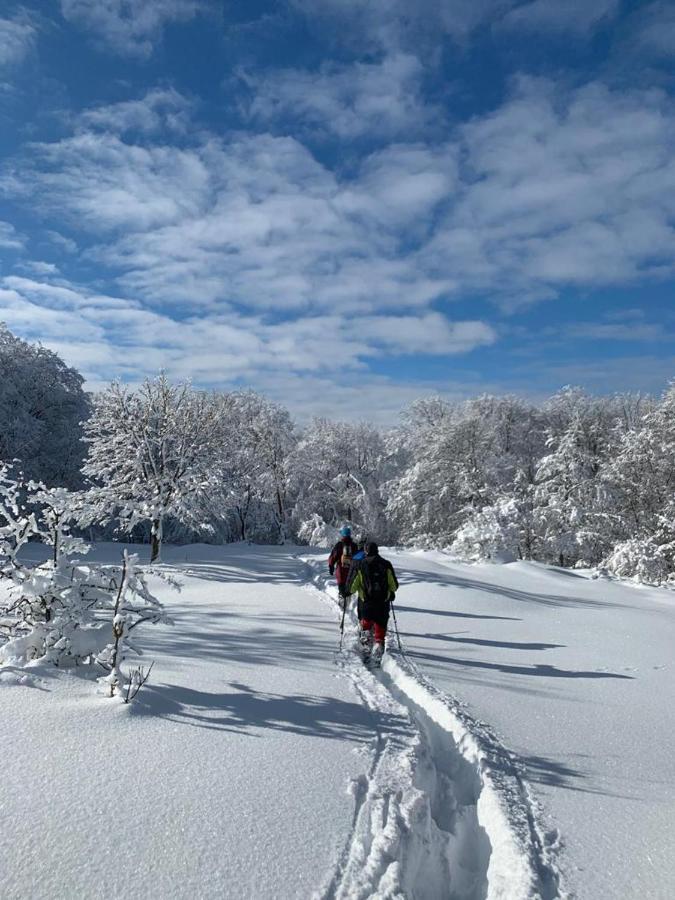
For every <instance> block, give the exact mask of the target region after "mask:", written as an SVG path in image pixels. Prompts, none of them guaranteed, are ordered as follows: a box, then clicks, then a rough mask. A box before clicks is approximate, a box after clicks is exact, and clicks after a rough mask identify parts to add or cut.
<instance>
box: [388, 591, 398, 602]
mask: <svg viewBox="0 0 675 900" xmlns="http://www.w3.org/2000/svg"><path fill="white" fill-rule="evenodd" d="M387 599H388V600H389V602H390V603H393V602H394V600H395V599H396V594H392V593H390V594H389V597H388V598H387Z"/></svg>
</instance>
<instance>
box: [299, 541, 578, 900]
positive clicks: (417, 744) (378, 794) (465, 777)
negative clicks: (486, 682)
mask: <svg viewBox="0 0 675 900" xmlns="http://www.w3.org/2000/svg"><path fill="white" fill-rule="evenodd" d="M305 560H306V562H307V564H308V566H310V567H311V571H312V573H313V578H312V581H313V584H314V587H315V589H316V590H317V592H318V594H319V596H320V597H321V598H322V599H324V600H325V599H326V598H329V602H330V604H331V607H332V612H333V615H334V616H335V617H336V618H337V617H338V616H339V613H338V607H337V594H336V592H335V590H334V588H333V587H332V586H330V583H329V582H328V580H327V579H326V577H325V574H323V566H322V561H321V559H317V558H316V557H312V556H305ZM350 620H351V621H350V622H349V631H350V635H349V637H347V639H346V641H345V642H344V643H345V646H346V650H345V651H344V652H343V653H342V654H337V656H336V660H337V663H338V666H339V667H340V669H341V670H343V671H344V672H345V674H347V675H348V676H349V677H350V678H351V679H352V681H353V682H354V684H355V687H356V689H357V690H358V691H359V693H360V694H361V695H362V696H363V699H364V702H365V703H366V704H367V705H368V707H369V708H371V709H378V710H381V711H384V710H395V711H396V714H397V715H398V717H399V718H400V721H401V722H406V723H407V724H406V729H407V731H406V733H407V740H406V741H403V739H402V737H403V733H404V732H403V729H402V728H399V732H398V734H397V735H391V734H389V735H385V736H383V737H382V738H381V741H380V746H379V748H378V753H377V754H376V757H375V765H374V768H373V771H372V773H371V774H370V776H369V777H368V778H366V779H365V780H363V779H362V780H361V781H360V783H359V785H358V787H357V791H356V795H357V798H358V800H359V804H360V808H359V809H358V815H357V819H356V827H355V829H354V831H353V834H352V836H351V839H350V841H351V842H350V845H349V847H348V849H347V852H346V863H345V861H344V860H343V862H342V863H341V865H340V867H339V869H338V872H337V873H336V874H335V875H334V876H333V878H332V880H331V882H330V884H329V887H328V889H327V890H326V891H325V892H324V894H323V896H324V897H326V898H331V900H332V898H333V897H335V898H336V900H339V898H355V900H356V898H366V897H371V896H377V897H385V896H387V897H389V896H403V897H410V898H420V900H421V898H427V897H428V898H445V897H448V898H455V900H460V898H461V900H479V898H485V897H487V898H490V900H498V898H499V900H526V898H541V900H552V898H556V897H561V896H564V895H563V894H562V893H561V891H560V886H559V873H558V870H557V868H556V865H555V860H554V848H553V846H551V845H552V843H553V842H552V840H551V838H552V835H545V834H544V833H543V831H542V830H541V829H540V827H539V825H538V822H537V811H536V807H535V805H534V803H533V802H532V800H531V798H530V796H529V792H528V790H527V786H526V785H525V783H524V782H523V780H522V778H521V776H520V772H519V770H518V767H517V764H516V762H515V761H514V760H513V759H512V757H511V756H510V754H508V753H507V752H506V751H505V749H504V748H503V747H502V746H501V745H500V743H499V742H498V741H497V739H496V738H495V737H494V735H492V734H491V732H490V731H489V729H488V728H487V727H486V726H484V725H481V724H480V723H477V722H475V721H474V720H472V719H471V717H470V716H469V715H468V713H466V711H464V710H461V709H460V708H459V707H458V705H457V703H456V702H454V701H451V700H450V699H449V698H448V697H446V696H444V695H443V694H441V693H440V692H439V691H438V690H436V689H435V688H434V687H433V686H432V685H431V684H429V683H428V682H427V681H426V680H425V679H424V677H423V676H421V675H420V673H419V672H418V671H417V669H416V668H415V666H414V665H413V664H411V662H410V660H408V659H407V658H406V657H405V655H402V654H400V653H397V652H395V651H392V650H391V649H390V650H389V652H388V653H387V654H385V657H384V661H383V668H382V670H381V671H380V670H373V671H371V670H370V669H368V668H367V667H366V666H364V665H363V664H362V663H361V662H360V658H359V655H358V648H357V646H356V644H355V643H354V635H355V631H354V626H355V625H356V620H355V617H354V614H353V610H352V611H351V615H350ZM393 640H394V638H393V635H391V636H390V638H389V647H390V648H391V647H392V645H393ZM384 761H386V762H384ZM383 762H384V764H383ZM392 763H393V764H392ZM392 772H395V773H396V777H393V778H392V774H391V773H392Z"/></svg>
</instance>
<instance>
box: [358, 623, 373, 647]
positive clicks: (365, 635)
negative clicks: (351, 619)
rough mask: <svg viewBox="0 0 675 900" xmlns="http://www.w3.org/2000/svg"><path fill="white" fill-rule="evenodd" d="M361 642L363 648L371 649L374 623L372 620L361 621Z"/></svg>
mask: <svg viewBox="0 0 675 900" xmlns="http://www.w3.org/2000/svg"><path fill="white" fill-rule="evenodd" d="M359 624H360V625H361V634H360V640H361V645H362V646H363V647H371V646H372V643H373V622H371V620H370V619H360V620H359Z"/></svg>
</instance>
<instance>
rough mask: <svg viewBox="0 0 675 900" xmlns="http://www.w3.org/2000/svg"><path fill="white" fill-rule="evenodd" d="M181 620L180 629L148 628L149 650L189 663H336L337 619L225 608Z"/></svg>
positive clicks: (180, 617) (178, 617)
mask: <svg viewBox="0 0 675 900" xmlns="http://www.w3.org/2000/svg"><path fill="white" fill-rule="evenodd" d="M228 619H230V620H231V624H230V623H228V621H227V620H228ZM175 621H176V626H175V628H162V629H161V630H158V631H155V632H154V633H151V632H146V635H145V639H144V651H145V654H146V655H148V656H153V655H154V654H159V653H166V654H168V655H169V656H170V657H171V658H172V659H173V660H174V661H176V660H178V661H180V660H185V661H187V664H188V665H192V664H193V662H194V660H199V659H201V660H217V661H221V662H222V664H223V666H227V665H237V664H242V663H243V664H245V665H252V666H278V665H279V664H282V665H284V666H286V667H288V666H289V665H292V664H298V665H300V666H302V667H303V668H304V667H306V666H307V664H309V663H311V664H313V665H316V664H317V663H325V664H329V663H331V662H332V657H331V656H330V651H331V650H332V649H333V642H334V646H335V647H336V646H337V641H338V638H339V634H338V629H337V624H335V623H333V622H331V620H329V619H317V620H316V621H312V620H309V621H308V619H307V617H306V616H303V615H300V614H297V615H292V614H286V615H279V614H272V613H266V614H264V615H262V614H258V615H255V614H254V615H250V616H249V615H246V614H245V613H243V612H241V613H231V612H227V611H225V610H222V611H214V612H208V613H205V612H200V613H196V614H192V615H187V614H185V615H184V614H181V613H179V614H178V615H176V616H175ZM228 625H229V627H228Z"/></svg>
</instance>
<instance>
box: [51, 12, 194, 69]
mask: <svg viewBox="0 0 675 900" xmlns="http://www.w3.org/2000/svg"><path fill="white" fill-rule="evenodd" d="M201 8H202V3H201V2H200V0H61V13H62V14H63V17H64V18H65V19H68V20H69V21H71V22H76V23H77V24H79V25H81V26H82V27H83V28H86V29H87V30H89V31H91V32H92V34H94V35H95V36H96V37H97V38H98V39H99V40H101V41H102V42H103V43H104V44H107V45H108V46H109V47H110V48H112V49H113V50H115V51H116V52H118V53H121V54H123V55H126V56H138V57H148V56H150V54H151V53H152V51H153V47H154V45H155V44H156V43H157V42H158V41H159V39H160V38H161V34H162V30H163V28H164V26H165V25H167V24H168V23H171V22H185V21H188V20H189V19H192V18H194V16H196V15H197V13H198V12H199V10H200V9H201Z"/></svg>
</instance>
